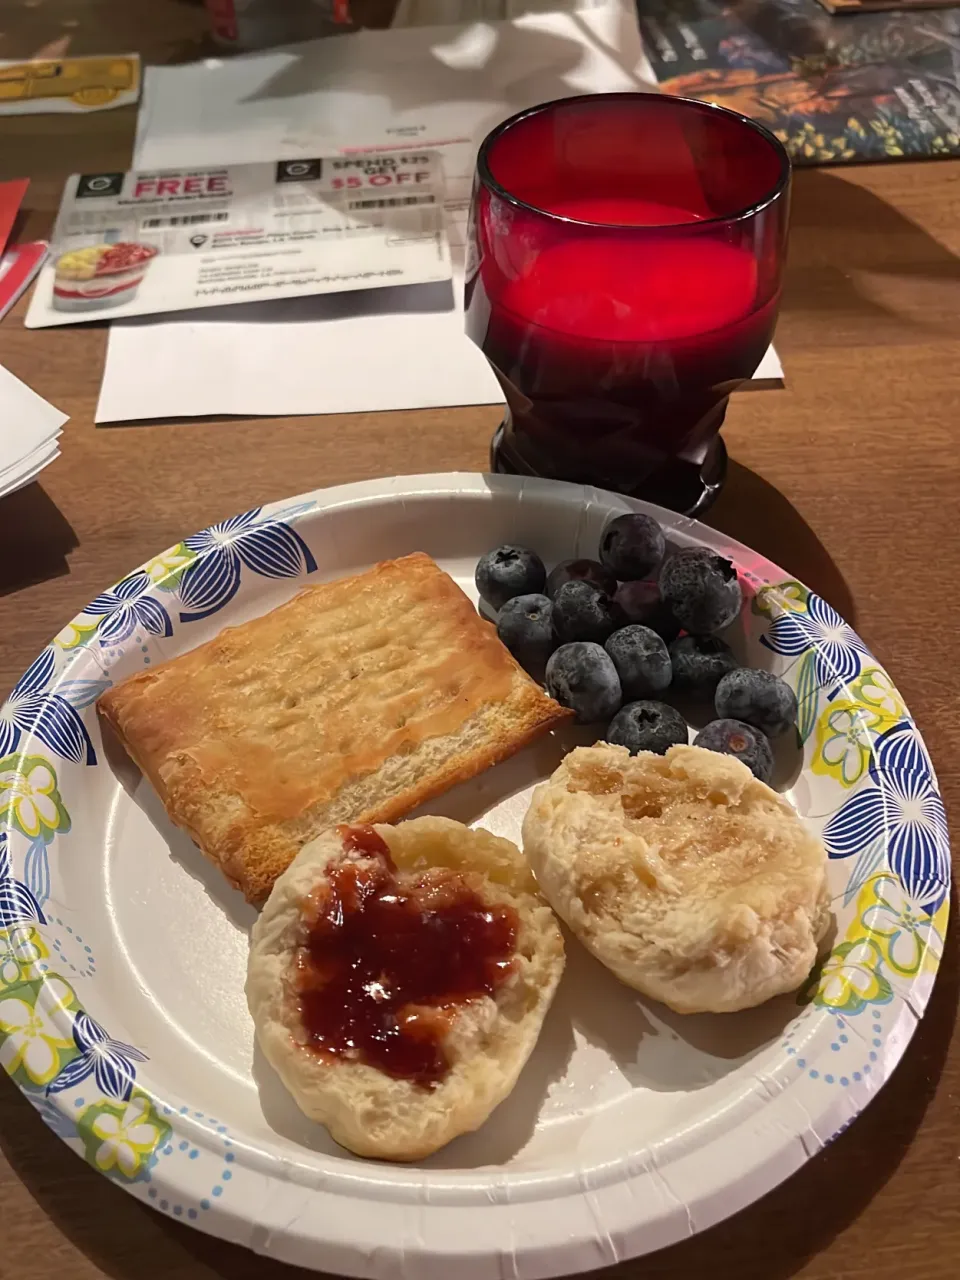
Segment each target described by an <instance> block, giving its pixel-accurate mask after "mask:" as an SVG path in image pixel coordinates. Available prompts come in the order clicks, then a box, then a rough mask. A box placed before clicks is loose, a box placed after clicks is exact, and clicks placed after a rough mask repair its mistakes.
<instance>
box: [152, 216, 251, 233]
mask: <svg viewBox="0 0 960 1280" xmlns="http://www.w3.org/2000/svg"><path fill="white" fill-rule="evenodd" d="M229 217H230V215H229V213H226V212H224V213H181V214H177V215H175V216H174V217H172V218H144V220H143V222H141V224H140V225H141V226H142V227H143V229H144V230H145V231H146V230H154V229H155V228H156V227H195V226H196V225H197V223H198V222H226V220H227V219H228V218H229Z"/></svg>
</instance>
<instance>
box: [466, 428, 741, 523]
mask: <svg viewBox="0 0 960 1280" xmlns="http://www.w3.org/2000/svg"><path fill="white" fill-rule="evenodd" d="M490 470H491V471H493V472H498V473H500V474H501V475H520V476H525V475H526V476H529V475H534V474H536V473H535V472H534V471H532V470H531V468H529V467H527V466H525V465H523V463H522V461H521V460H520V459H519V458H517V457H516V456H515V455H514V454H513V452H512V451H511V450H510V448H509V446H508V445H507V443H506V441H505V438H504V429H503V423H501V424H500V426H499V427H498V428H497V430H496V432H495V433H494V437H493V440H492V441H491V443H490ZM545 478H546V479H551V478H552V477H549V476H547V477H545ZM726 479H727V446H726V445H725V444H724V443H723V437H722V436H721V435H719V434H718V435H715V436H714V437H713V438H712V439H711V441H710V443H709V444H708V445H707V446H706V449H705V451H704V454H703V458H702V459H701V460H700V461H699V462H690V461H688V460H686V459H683V458H674V459H672V460H671V461H670V462H668V463H667V464H666V465H665V466H663V467H661V468H660V470H659V471H655V472H654V473H653V475H650V476H648V477H647V478H646V480H644V481H643V483H642V484H640V485H638V486H637V487H636V488H635V489H631V490H630V491H629V493H628V496H629V497H631V498H642V499H643V500H644V501H645V502H652V503H655V504H656V505H657V506H658V507H667V508H668V509H669V510H670V511H679V512H680V513H681V514H682V515H686V516H700V515H703V513H704V512H705V511H707V510H708V509H709V508H710V507H712V506H713V504H714V502H715V501H716V500H717V498H718V497H719V496H720V491H721V489H722V488H723V486H724V483H725V481H726Z"/></svg>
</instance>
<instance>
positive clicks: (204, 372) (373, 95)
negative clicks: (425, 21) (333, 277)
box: [97, 0, 655, 422]
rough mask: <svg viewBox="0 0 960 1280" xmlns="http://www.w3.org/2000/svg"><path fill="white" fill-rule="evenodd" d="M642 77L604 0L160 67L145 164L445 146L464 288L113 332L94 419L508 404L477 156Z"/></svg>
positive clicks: (454, 245)
mask: <svg viewBox="0 0 960 1280" xmlns="http://www.w3.org/2000/svg"><path fill="white" fill-rule="evenodd" d="M424 2H425V0H421V3H420V5H419V9H420V11H421V14H422V13H423V10H424ZM510 7H512V6H508V9H509V8H510ZM647 66H648V64H647V60H646V57H645V56H644V53H643V49H642V47H641V43H640V37H639V34H638V31H637V21H636V17H635V15H634V13H633V11H632V9H631V8H630V7H629V6H628V5H626V4H620V3H616V2H613V3H611V2H609V0H608V2H606V3H602V4H597V5H595V6H587V7H585V8H581V9H577V10H573V11H569V12H563V13H560V12H553V13H543V12H527V13H524V14H523V15H522V16H520V17H517V18H515V19H513V20H511V21H505V22H486V21H481V22H475V23H470V24H467V25H461V26H456V27H452V26H446V27H429V28H425V27H419V28H406V29H402V30H391V31H361V32H358V33H357V34H355V35H347V36H341V37H339V38H337V39H336V40H318V41H313V42H310V43H307V44H300V45H293V46H290V47H289V48H284V49H271V50H268V51H266V52H264V53H257V54H250V55H246V56H242V57H236V58H230V59H226V60H223V61H220V60H211V61H208V62H206V63H196V64H193V65H188V66H183V67H151V68H150V69H149V70H148V72H147V77H146V82H145V85H144V99H143V104H142V107H141V112H140V119H139V124H138V136H137V147H136V156H135V162H136V165H137V167H138V168H147V167H150V168H153V169H169V168H178V169H179V168H181V167H183V166H188V165H205V164H226V165H229V164H237V163H242V162H245V161H252V160H263V159H274V158H293V157H297V156H318V155H336V154H340V155H349V154H351V153H353V154H356V153H357V152H361V153H371V152H377V151H382V152H388V153H389V152H391V151H397V150H399V149H404V148H407V149H409V148H410V147H416V148H419V149H423V148H427V149H430V150H436V151H439V152H440V153H441V155H442V157H443V165H444V172H445V176H446V201H445V206H446V211H447V229H448V233H449V238H450V249H451V253H452V255H453V260H454V287H453V290H452V292H451V290H450V289H449V287H447V288H446V289H444V290H440V291H438V290H436V289H433V290H432V292H431V287H430V286H426V287H412V288H409V289H408V288H405V287H400V288H396V289H380V290H370V291H369V292H366V293H355V294H352V295H350V296H349V297H347V296H346V295H338V296H332V295H328V296H327V297H315V298H298V299H295V300H288V301H284V302H268V303H262V304H260V303H254V304H251V305H249V306H244V307H234V308H231V309H227V308H224V309H216V308H211V309H210V310H207V311H205V312H202V313H201V312H197V311H194V312H183V313H180V314H179V315H178V316H177V317H176V318H175V319H169V320H166V321H162V322H149V321H123V322H120V323H115V324H114V325H113V326H112V327H111V331H110V343H109V347H108V350H107V365H106V369H105V372H104V379H103V387H102V390H101V394H100V403H99V405H98V408H97V421H98V422H117V421H125V420H130V419H136V418H156V417H160V418H166V417H190V416H194V415H201V414H223V413H241V414H249V413H254V414H269V415H273V414H305V413H351V412H369V411H376V410H387V409H416V408H421V407H431V406H432V407H443V406H449V405H466V404H495V403H499V402H501V401H502V399H503V396H502V393H501V391H500V388H499V386H498V384H497V381H496V379H495V377H494V375H493V373H492V372H491V371H490V367H489V365H488V364H487V362H486V360H485V359H484V357H483V355H482V354H481V353H480V351H479V350H478V349H477V348H476V347H475V346H474V345H473V344H472V343H471V342H470V341H469V340H468V339H467V338H466V336H465V334H464V331H463V310H462V296H463V253H464V233H465V227H466V213H467V208H468V205H469V200H470V184H471V180H472V177H473V169H474V165H475V162H476V155H477V147H478V145H479V143H480V141H481V140H482V139H483V137H484V136H485V134H486V133H487V132H488V131H489V130H490V129H491V128H492V127H493V126H494V125H496V124H497V123H498V122H499V121H501V120H503V119H505V118H506V117H507V116H509V115H512V114H513V113H514V112H515V111H519V110H521V109H522V108H524V107H528V106H531V105H533V104H534V103H537V102H545V101H549V100H550V99H552V98H562V97H565V96H567V95H569V94H576V93H596V92H604V91H608V90H627V89H653V88H655V85H654V82H653V79H652V76H650V75H649V73H648V71H647Z"/></svg>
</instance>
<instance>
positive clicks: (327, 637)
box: [98, 552, 569, 902]
mask: <svg viewBox="0 0 960 1280" xmlns="http://www.w3.org/2000/svg"><path fill="white" fill-rule="evenodd" d="M98 706H99V710H100V712H101V713H102V715H103V716H104V717H105V718H106V719H107V720H108V721H109V722H110V724H111V725H112V726H113V728H114V730H115V731H116V733H117V735H118V736H119V738H120V740H121V741H122V742H123V744H124V746H125V747H126V749H127V751H128V752H129V754H130V755H131V756H132V757H133V759H134V760H135V761H136V762H137V764H138V765H139V766H140V768H141V769H142V770H143V772H144V773H145V774H146V776H147V777H148V778H149V779H150V781H151V782H152V784H153V786H154V787H155V788H156V790H157V792H158V794H159V796H160V798H161V799H162V801H163V803H164V805H165V806H166V809H167V812H168V814H169V815H170V817H171V819H172V820H173V821H174V822H175V823H177V824H178V826H181V827H183V828H184V829H185V830H186V831H188V832H189V833H190V835H191V836H192V837H193V839H194V840H195V841H196V843H197V844H198V845H199V846H200V848H201V850H202V851H203V852H204V853H205V854H206V855H207V857H208V858H210V859H211V861H213V862H214V863H216V864H217V865H218V866H219V867H220V868H221V870H222V871H223V872H224V874H225V875H226V876H227V878H228V879H229V880H230V881H231V883H233V884H234V885H236V886H237V887H238V888H239V889H241V890H242V891H243V892H244V894H245V895H246V896H247V898H248V899H249V900H250V901H251V902H261V901H263V899H264V898H266V896H267V895H268V893H269V892H270V889H271V888H272V886H273V882H274V881H275V880H276V878H277V876H278V875H280V873H281V872H282V871H284V870H285V869H286V867H287V866H289V864H290V863H291V862H292V860H293V859H294V857H295V856H296V854H297V853H298V852H299V850H300V848H301V847H302V846H303V844H305V843H306V841H307V840H311V839H313V838H314V836H316V835H317V834H318V832H320V831H321V830H323V829H324V828H325V827H328V826H331V825H333V824H334V823H339V822H393V821H395V820H396V819H397V818H399V817H402V816H403V815H404V814H406V813H408V812H409V811H410V810H411V809H413V808H415V807H416V806H417V805H418V804H421V803H423V801H425V800H428V799H429V798H430V797H432V796H435V795H437V794H438V793H439V792H442V791H445V790H447V788H449V787H451V786H453V785H454V784H455V783H457V782H461V781H463V780H465V779H467V778H471V777H473V776H474V775H475V774H477V773H479V772H481V771H482V770H483V769H486V768H488V767H489V766H490V765H492V764H495V763H496V762H497V761H498V760H502V759H504V758H505V757H506V756H509V755H511V754H512V753H513V752H515V751H517V750H518V749H519V748H520V747H522V746H524V745H525V744H526V743H527V742H529V741H530V740H531V739H532V738H534V737H536V736H537V735H538V734H540V733H542V732H544V731H545V730H547V729H549V728H550V727H551V725H554V724H556V723H558V722H559V721H562V720H564V719H566V718H567V717H568V715H569V713H568V712H567V711H565V710H564V709H563V708H562V707H560V706H559V705H558V704H557V703H556V702H554V701H553V699H552V698H549V697H547V695H546V694H545V693H544V692H543V691H542V690H541V689H540V687H539V686H538V685H537V684H535V683H534V681H533V680H531V679H530V677H529V676H527V675H526V673H525V672H524V671H523V670H522V669H521V668H520V667H519V666H518V665H517V663H516V662H515V661H514V660H513V658H512V657H511V655H510V654H509V653H508V651H507V650H506V649H505V648H504V646H503V645H502V644H501V643H500V641H499V640H498V639H497V636H496V633H495V631H494V629H493V627H492V626H491V625H490V624H489V623H487V622H485V621H484V620H483V619H482V618H480V617H479V616H478V614H477V612H476V610H475V609H474V608H473V606H472V605H471V603H470V601H469V600H468V599H467V597H466V596H465V595H464V594H463V592H462V591H461V590H460V588H459V587H458V586H457V585H456V583H455V582H454V581H453V579H452V578H450V577H449V576H448V575H447V574H446V573H444V572H443V571H442V570H441V569H440V568H439V566H438V565H437V564H435V563H434V561H433V560H431V559H430V557H429V556H427V555H424V554H422V553H420V552H418V553H416V554H414V555H410V556H405V557H404V558H403V559H400V560H388V561H384V562H383V563H381V564H378V565H375V566H374V567H373V568H372V569H369V570H368V571H367V572H365V573H361V574H358V575H357V576H356V577H352V578H342V579H340V580H338V581H336V582H328V583H322V584H320V585H319V586H315V587H309V588H308V589H307V590H306V591H302V592H301V593H300V594H299V595H297V596H295V597H294V598H293V599H292V600H290V601H288V602H287V603H286V604H284V605H281V606H280V607H279V608H277V609H274V610H273V611H272V612H270V613H267V614H265V615H264V616H263V617H260V618H256V619H254V620H253V621H252V622H248V623H244V624H243V625H242V626H239V627H230V628H227V630H225V631H223V632H221V634H220V635H219V636H217V637H216V639H214V640H211V641H210V642H209V643H207V644H204V645H201V646H200V647H199V648H197V649H193V650H191V651H190V652H189V653H185V654H183V655H181V656H180V657H179V658H174V659H173V660H172V661H170V662H168V663H165V664H164V665H162V666H159V667H155V668H153V669H152V670H150V671H144V672H142V673H140V674H139V675H136V676H133V677H131V678H130V679H129V680H126V681H124V682H123V683H122V684H120V685H117V686H116V687H115V688H113V689H111V690H109V692H107V693H106V694H104V695H103V697H102V698H101V699H100V701H99V704H98Z"/></svg>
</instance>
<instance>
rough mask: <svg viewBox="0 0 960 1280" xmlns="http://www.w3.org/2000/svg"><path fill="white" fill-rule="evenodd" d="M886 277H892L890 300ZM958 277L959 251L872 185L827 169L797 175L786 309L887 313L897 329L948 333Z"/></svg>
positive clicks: (879, 316) (873, 316) (872, 316)
mask: <svg viewBox="0 0 960 1280" xmlns="http://www.w3.org/2000/svg"><path fill="white" fill-rule="evenodd" d="M867 278H869V282H870V294H871V295H872V296H869V295H868V294H867V293H865V292H864V284H865V279H867ZM885 280H889V281H893V282H894V283H895V286H896V298H895V305H894V301H893V300H890V301H888V300H886V299H885V296H884V294H885V290H884V288H883V285H884V283H885ZM958 282H960V258H957V257H956V255H954V254H952V253H951V252H950V250H949V249H946V248H945V247H944V246H943V245H942V244H940V243H939V241H937V240H935V239H934V238H933V236H931V235H930V234H929V232H927V231H925V230H924V229H923V228H922V227H920V226H918V225H917V224H916V223H915V222H912V221H911V220H910V219H909V218H906V217H904V215H903V214H902V213H900V212H899V210H897V209H895V208H893V207H892V206H891V205H889V204H887V202H886V201H885V200H883V199H881V198H880V196H878V195H876V194H875V193H874V192H872V191H869V190H867V189H866V188H865V187H861V186H859V185H858V184H856V183H854V182H850V181H848V180H846V179H845V178H843V177H842V176H840V174H838V173H830V172H827V171H826V170H824V169H819V168H818V169H803V170H801V171H800V172H798V173H796V174H795V175H794V183H793V194H792V200H791V207H790V248H789V250H788V256H787V266H786V276H785V282H784V293H783V303H782V307H781V310H782V312H783V313H784V314H789V313H790V312H792V311H806V312H809V311H816V312H829V313H830V316H831V317H832V318H835V317H837V316H838V315H839V316H843V315H846V316H848V317H851V316H858V317H869V320H870V324H871V325H875V324H876V322H877V321H883V320H884V319H886V320H887V321H888V322H890V323H891V324H894V325H896V326H897V327H898V329H899V330H900V331H901V333H902V330H903V328H904V326H906V327H907V328H909V329H914V330H916V331H917V332H918V334H921V335H922V336H923V337H924V338H925V339H926V338H929V337H930V336H931V335H932V334H935V333H938V332H942V333H944V334H945V335H949V336H951V337H952V336H954V334H955V333H956V294H957V287H958ZM874 336H876V335H875V334H874Z"/></svg>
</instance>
